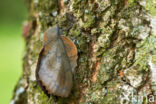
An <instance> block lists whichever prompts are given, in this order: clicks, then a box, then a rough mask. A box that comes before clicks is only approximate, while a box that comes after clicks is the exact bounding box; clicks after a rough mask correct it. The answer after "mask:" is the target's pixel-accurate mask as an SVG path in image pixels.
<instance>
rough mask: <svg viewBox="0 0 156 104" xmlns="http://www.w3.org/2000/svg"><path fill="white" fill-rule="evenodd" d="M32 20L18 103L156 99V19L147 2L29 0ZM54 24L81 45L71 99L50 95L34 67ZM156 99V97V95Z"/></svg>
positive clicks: (134, 103) (145, 102) (121, 103)
mask: <svg viewBox="0 0 156 104" xmlns="http://www.w3.org/2000/svg"><path fill="white" fill-rule="evenodd" d="M27 2H28V9H29V19H28V22H27V23H26V25H25V26H24V30H23V36H24V38H25V41H26V48H25V55H24V58H23V75H22V76H21V78H20V80H19V82H18V83H17V86H16V88H15V91H14V92H15V93H14V96H13V98H12V101H11V102H12V103H14V104H149V103H150V101H151V102H152V103H153V104H155V103H154V102H156V97H155V95H156V32H155V30H154V29H155V28H154V26H156V23H155V21H156V19H154V18H153V17H151V16H150V15H149V14H148V11H147V10H146V7H145V5H144V3H146V1H144V0H27ZM55 24H59V27H60V28H61V29H62V30H63V34H64V35H65V36H67V37H69V38H70V39H72V40H73V42H74V43H75V45H76V46H77V49H78V61H77V63H78V66H77V67H76V72H75V74H74V78H73V80H74V85H73V88H72V91H71V94H70V96H69V97H68V98H61V97H57V96H54V95H51V96H50V98H48V97H47V96H46V95H45V94H44V93H43V91H42V90H41V88H40V87H39V86H38V84H37V82H36V78H35V69H36V64H37V59H38V56H39V52H40V50H41V49H42V40H43V34H44V32H45V31H46V29H47V28H48V27H50V26H53V25H55ZM154 97H155V98H154Z"/></svg>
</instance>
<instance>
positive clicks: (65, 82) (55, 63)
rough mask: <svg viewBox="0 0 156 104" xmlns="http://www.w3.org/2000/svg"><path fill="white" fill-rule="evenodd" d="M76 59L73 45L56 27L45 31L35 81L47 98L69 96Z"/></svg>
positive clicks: (75, 50)
mask: <svg viewBox="0 0 156 104" xmlns="http://www.w3.org/2000/svg"><path fill="white" fill-rule="evenodd" d="M77 57H78V56H77V48H76V46H75V44H74V43H73V42H72V41H71V40H70V39H69V38H67V37H65V36H63V34H62V32H61V31H60V29H59V26H58V25H55V26H53V27H50V28H49V29H47V31H46V32H45V33H44V37H43V48H42V50H41V52H40V54H39V58H38V62H37V67H36V80H37V82H38V84H39V85H40V87H41V88H42V89H43V91H44V92H45V93H46V94H47V95H48V96H49V95H50V94H53V95H56V96H60V97H68V96H69V94H70V92H71V89H72V86H73V73H74V70H75V67H76V66H77Z"/></svg>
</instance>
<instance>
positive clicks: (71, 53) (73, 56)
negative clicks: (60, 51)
mask: <svg viewBox="0 0 156 104" xmlns="http://www.w3.org/2000/svg"><path fill="white" fill-rule="evenodd" d="M61 39H62V40H63V43H64V45H65V50H66V52H67V55H68V57H69V60H70V64H71V67H72V72H74V69H75V67H76V66H77V58H78V56H77V48H76V46H75V44H74V43H73V42H72V41H71V40H70V39H69V38H67V37H66V36H61Z"/></svg>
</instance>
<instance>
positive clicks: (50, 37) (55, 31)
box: [43, 25, 60, 45]
mask: <svg viewBox="0 0 156 104" xmlns="http://www.w3.org/2000/svg"><path fill="white" fill-rule="evenodd" d="M59 36H60V32H59V26H58V25H55V26H53V27H49V28H48V29H47V31H46V32H45V34H44V39H43V44H44V45H46V44H48V43H49V42H51V41H56V40H57V39H58V38H59Z"/></svg>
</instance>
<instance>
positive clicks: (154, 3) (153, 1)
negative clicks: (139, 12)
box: [145, 0, 156, 16]
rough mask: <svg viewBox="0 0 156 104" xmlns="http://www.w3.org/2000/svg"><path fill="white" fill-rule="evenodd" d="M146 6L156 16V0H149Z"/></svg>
mask: <svg viewBox="0 0 156 104" xmlns="http://www.w3.org/2000/svg"><path fill="white" fill-rule="evenodd" d="M145 8H146V9H147V10H149V11H150V13H151V14H152V15H153V16H156V0H147V1H146V6H145Z"/></svg>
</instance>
